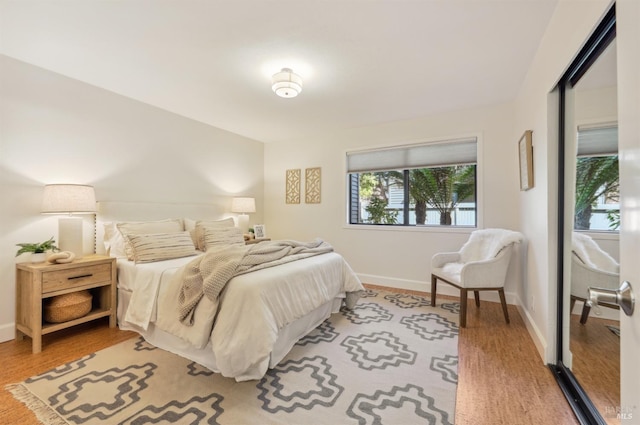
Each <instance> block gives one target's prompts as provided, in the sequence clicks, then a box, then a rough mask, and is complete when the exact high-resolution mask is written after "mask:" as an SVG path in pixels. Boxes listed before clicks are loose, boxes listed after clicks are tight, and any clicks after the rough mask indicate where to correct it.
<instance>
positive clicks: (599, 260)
mask: <svg viewBox="0 0 640 425" xmlns="http://www.w3.org/2000/svg"><path fill="white" fill-rule="evenodd" d="M571 242H572V250H571V311H573V307H574V306H575V303H576V301H583V302H585V301H586V300H587V299H588V298H589V292H588V291H589V288H593V287H597V288H606V289H618V287H619V286H620V274H619V273H620V272H619V270H620V266H619V265H618V262H617V261H616V260H614V259H613V258H612V257H611V256H610V255H609V254H607V253H606V252H605V251H604V250H602V248H600V246H599V245H598V244H597V243H596V242H595V241H594V240H593V239H592V238H591V237H590V236H588V235H585V234H583V233H576V232H573V235H572V241H571ZM598 304H599V305H601V306H603V307H609V308H615V309H619V308H620V307H618V306H617V305H615V304H607V303H603V302H600V303H598ZM590 311H591V307H589V306H588V305H587V303H586V302H585V303H584V305H583V307H582V313H581V315H580V323H581V324H583V325H584V324H585V323H587V319H588V318H589V312H590Z"/></svg>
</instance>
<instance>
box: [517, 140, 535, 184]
mask: <svg viewBox="0 0 640 425" xmlns="http://www.w3.org/2000/svg"><path fill="white" fill-rule="evenodd" d="M532 133H533V131H531V130H527V131H525V132H524V134H523V135H522V137H521V138H520V140H519V141H518V156H519V160H520V190H529V189H531V188H532V187H533V145H532V140H531V134H532Z"/></svg>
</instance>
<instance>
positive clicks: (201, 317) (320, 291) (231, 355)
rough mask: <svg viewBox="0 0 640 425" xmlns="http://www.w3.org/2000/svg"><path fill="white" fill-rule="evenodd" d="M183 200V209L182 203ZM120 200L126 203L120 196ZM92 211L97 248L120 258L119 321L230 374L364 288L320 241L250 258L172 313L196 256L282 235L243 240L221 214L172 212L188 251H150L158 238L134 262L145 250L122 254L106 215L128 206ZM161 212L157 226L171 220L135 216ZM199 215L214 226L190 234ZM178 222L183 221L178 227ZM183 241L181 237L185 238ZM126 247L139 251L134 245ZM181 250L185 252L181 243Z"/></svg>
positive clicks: (267, 362) (111, 217) (252, 367)
mask: <svg viewBox="0 0 640 425" xmlns="http://www.w3.org/2000/svg"><path fill="white" fill-rule="evenodd" d="M136 207H141V205H137V206H134V207H133V209H134V210H136V211H140V212H141V213H143V211H141V210H144V208H136ZM181 207H182V208H184V207H185V205H181ZM127 208H131V206H130V205H128V206H127ZM151 208H152V209H153V211H154V214H155V217H152V218H154V219H155V218H158V216H159V215H161V214H163V213H164V214H166V212H163V211H161V210H163V208H158V205H157V204H153V206H152V207H151ZM99 211H100V213H99V215H98V217H99V219H98V220H97V223H96V240H97V243H96V247H97V248H98V247H105V248H106V249H107V250H108V251H107V253H109V254H110V255H112V256H115V257H117V258H118V259H117V267H118V324H119V327H120V328H121V329H126V330H133V331H135V332H137V333H139V334H140V335H142V336H143V337H144V338H145V340H146V341H148V342H149V343H151V344H153V345H154V346H157V347H159V348H162V349H165V350H167V351H171V352H173V353H176V354H178V355H180V356H183V357H186V358H188V359H190V360H192V361H194V362H197V363H199V364H200V365H202V366H204V367H206V368H208V369H210V370H212V371H214V372H218V373H221V374H222V375H223V376H226V377H229V378H234V379H235V380H237V381H246V380H253V379H260V378H262V377H263V376H264V374H265V373H266V371H267V369H269V368H272V367H274V366H275V365H276V364H278V363H279V362H280V361H281V360H282V359H283V358H284V357H285V356H286V354H287V353H288V352H289V351H290V349H291V348H292V347H293V345H294V344H295V343H296V342H297V341H298V340H299V339H300V338H302V337H303V336H305V335H306V334H308V333H309V332H311V331H312V330H313V329H315V328H316V327H317V326H318V325H320V324H321V323H322V322H323V321H324V320H326V319H327V318H328V317H329V316H330V315H331V314H332V313H335V312H337V311H338V310H339V309H340V308H341V307H342V306H343V305H345V304H349V305H350V306H353V304H354V303H355V301H356V300H357V298H358V296H359V294H360V291H362V290H364V288H363V287H362V284H361V283H360V280H359V279H358V277H357V276H356V275H355V273H354V272H353V271H352V270H351V268H350V267H349V265H348V264H347V262H346V261H345V260H344V258H343V257H342V256H340V255H339V254H338V253H336V252H334V251H332V250H323V251H322V252H321V253H317V254H315V253H314V254H313V255H309V256H306V257H305V258H299V259H295V260H291V261H285V262H281V263H280V264H277V265H273V266H270V265H267V266H264V267H257V268H254V269H251V270H249V271H247V272H245V273H243V274H236V275H233V276H232V277H231V279H230V280H228V282H227V283H226V285H225V286H224V289H222V291H221V292H220V294H219V297H217V298H215V299H210V298H209V297H208V296H203V297H202V298H201V299H200V300H199V302H198V303H197V306H196V307H195V308H194V309H193V310H192V312H191V313H192V314H191V316H190V317H189V318H188V319H185V318H183V319H182V320H180V318H179V316H180V314H179V311H180V302H181V301H177V300H181V291H184V282H185V276H186V274H187V273H188V270H193V269H194V266H193V264H199V263H198V261H200V262H202V263H203V264H204V261H206V259H207V258H208V256H210V255H212V251H215V252H218V253H221V252H226V251H227V249H229V250H233V249H235V250H239V251H244V250H246V249H257V248H253V247H254V246H258V245H262V248H260V249H262V250H265V249H268V246H267V245H266V244H271V243H273V244H274V245H276V244H278V243H280V242H278V241H274V242H261V243H260V244H256V245H252V246H248V247H244V246H242V247H241V246H240V243H238V242H237V239H236V238H237V234H236V232H237V230H232V229H227V230H224V231H221V230H217V226H218V224H219V223H222V222H224V223H225V225H224V227H225V228H227V227H233V226H229V221H228V219H227V220H224V218H223V217H220V215H218V216H215V215H213V217H214V219H211V217H212V216H211V215H207V216H206V217H207V218H208V219H209V220H192V219H189V218H181V219H172V220H173V221H175V222H176V223H175V225H176V226H178V224H177V221H180V222H181V223H182V226H183V229H182V232H178V231H177V229H178V227H176V234H175V235H173V234H172V235H171V240H172V241H174V243H173V245H178V244H177V243H175V240H177V239H176V238H182V239H181V240H183V241H184V239H186V238H188V237H189V235H190V236H191V237H193V248H194V251H193V253H192V254H191V255H184V256H180V257H177V258H166V259H165V258H163V257H162V255H160V257H159V258H160V259H159V260H158V259H156V258H155V257H156V256H157V253H158V252H160V251H162V250H163V249H164V247H160V248H159V249H160V251H158V250H156V251H154V255H151V257H152V258H151V260H152V261H146V260H145V261H140V258H144V257H141V256H137V257H135V258H132V257H131V256H129V257H127V255H124V254H123V253H122V252H118V249H115V248H114V242H113V241H114V238H113V231H114V229H115V228H116V227H114V223H117V225H121V224H122V223H131V221H127V220H130V219H129V218H126V219H124V220H122V219H120V218H121V217H122V218H124V217H131V215H124V216H123V215H122V214H119V213H118V212H117V211H120V208H115V209H114V206H113V205H109V206H108V207H105V205H100V206H99ZM198 213H200V214H202V211H199V212H195V211H193V212H191V213H190V215H189V217H195V216H196V215H194V214H198ZM171 216H173V217H176V216H177V214H176V213H175V212H173V213H172V215H170V217H171ZM137 217H139V215H138V216H137ZM165 217H166V215H165ZM184 217H186V216H184ZM176 220H177V221H176ZM160 221H162V222H163V224H162V225H160V226H161V227H162V226H165V227H166V226H169V225H168V224H166V221H171V220H167V219H165V220H148V221H142V223H157V222H160ZM202 222H208V224H209V225H214V227H215V228H216V230H215V231H209V230H207V228H206V227H204V226H203V227H204V228H205V230H203V232H202V234H199V235H196V233H197V232H196V233H194V229H193V228H190V227H193V226H192V225H193V224H195V223H202ZM134 223H140V221H137V222H134ZM185 223H186V229H187V230H185V229H184V226H185ZM189 223H191V226H190V224H189ZM171 225H173V224H171ZM154 226H156V227H154ZM157 226H158V225H157V224H151V225H150V227H149V229H152V230H153V231H154V232H155V231H156V230H157V229H158V228H157ZM109 228H111V234H109V232H110V231H109V230H108V229H109ZM121 228H124V227H121ZM162 228H163V229H164V227H162ZM198 229H200V227H198ZM236 229H237V228H236ZM165 230H166V229H165ZM232 233H233V235H234V236H233V240H234V243H233V244H231V247H232V248H227V247H226V244H227V243H228V241H230V240H231V237H230V236H229V235H230V234H232ZM125 234H126V232H125ZM158 234H159V233H157V232H156V233H150V234H136V236H131V234H129V235H127V236H126V237H124V238H123V239H126V240H128V241H134V242H135V241H136V240H137V239H141V240H143V242H144V243H146V245H145V246H147V245H149V241H150V240H151V241H154V238H156V236H155V235H158ZM163 234H164V233H163ZM213 234H215V235H216V237H213V236H212V235H213ZM220 234H224V237H220V236H219V235H220ZM120 236H122V235H120ZM198 238H199V239H198ZM205 240H206V241H207V242H209V245H208V248H209V249H208V251H207V252H206V253H205V252H204V249H198V248H204V247H203V246H199V242H203V241H205ZM320 242H322V241H320ZM158 244H160V242H158ZM263 244H264V245H263ZM323 244H324V245H323V246H325V245H326V243H323ZM184 245H185V246H186V245H188V243H186V242H185V244H184ZM242 245H244V243H242ZM158 246H159V245H158ZM131 249H132V251H134V252H135V253H138V249H137V248H136V247H134V246H133V245H132V247H131ZM172 249H173V248H172ZM114 251H115V252H114ZM325 251H326V252H325ZM186 253H188V252H186V251H185V254H186ZM129 254H131V253H129ZM170 256H171V255H169V257H170ZM190 267H191V269H190Z"/></svg>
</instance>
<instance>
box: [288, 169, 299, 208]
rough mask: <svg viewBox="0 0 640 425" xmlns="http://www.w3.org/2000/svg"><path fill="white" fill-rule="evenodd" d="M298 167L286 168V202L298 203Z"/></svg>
mask: <svg viewBox="0 0 640 425" xmlns="http://www.w3.org/2000/svg"><path fill="white" fill-rule="evenodd" d="M300 174H301V173H300V169H299V168H298V169H296V170H287V180H286V197H285V202H286V203H287V204H299V203H300Z"/></svg>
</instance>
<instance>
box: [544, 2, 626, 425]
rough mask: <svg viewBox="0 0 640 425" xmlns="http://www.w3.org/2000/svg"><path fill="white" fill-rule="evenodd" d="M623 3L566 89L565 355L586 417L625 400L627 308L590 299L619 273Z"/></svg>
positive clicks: (602, 417)
mask: <svg viewBox="0 0 640 425" xmlns="http://www.w3.org/2000/svg"><path fill="white" fill-rule="evenodd" d="M616 59H617V58H616V42H615V10H613V9H612V10H611V12H610V13H609V14H608V15H607V16H606V17H605V19H604V20H603V22H602V23H601V25H600V26H599V27H598V29H597V30H596V32H595V33H594V35H593V36H592V37H591V38H590V39H589V40H588V41H587V43H586V45H585V48H584V49H583V50H582V51H581V52H580V53H579V55H578V57H577V58H576V61H575V62H574V63H573V64H572V66H571V67H570V69H569V71H568V73H567V74H566V75H565V76H564V77H563V79H562V81H561V84H560V86H559V90H560V98H561V99H560V102H561V104H560V109H561V114H560V123H561V130H560V131H561V134H560V147H559V148H560V150H559V169H558V174H559V182H560V183H559V184H560V187H559V198H558V204H559V205H558V209H559V217H562V220H561V223H560V225H559V231H558V239H559V247H558V252H559V257H558V264H559V265H561V269H560V271H559V276H558V280H559V284H560V289H559V292H558V298H559V306H558V324H559V325H558V338H559V340H558V347H559V349H558V361H557V363H558V364H557V365H556V369H555V372H556V375H557V376H559V383H560V385H561V387H562V388H563V391H564V392H565V394H566V395H567V399H568V400H569V402H570V404H572V407H573V408H574V411H576V415H577V416H578V419H579V420H580V421H581V423H585V424H592V423H593V424H605V423H606V424H614V423H616V424H617V423H619V420H618V419H616V414H615V413H616V412H615V406H619V405H620V337H619V335H620V333H619V317H620V316H619V315H620V311H619V310H618V308H617V306H615V305H608V304H604V303H600V304H594V305H590V303H588V302H587V300H588V298H589V294H588V288H590V287H591V288H607V289H617V288H618V287H619V286H620V279H619V266H618V262H619V245H618V241H619V238H618V229H619V225H620V206H619V192H618V188H619V186H618V182H619V180H618V178H619V169H618V131H617V83H616V74H617V72H616Z"/></svg>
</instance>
